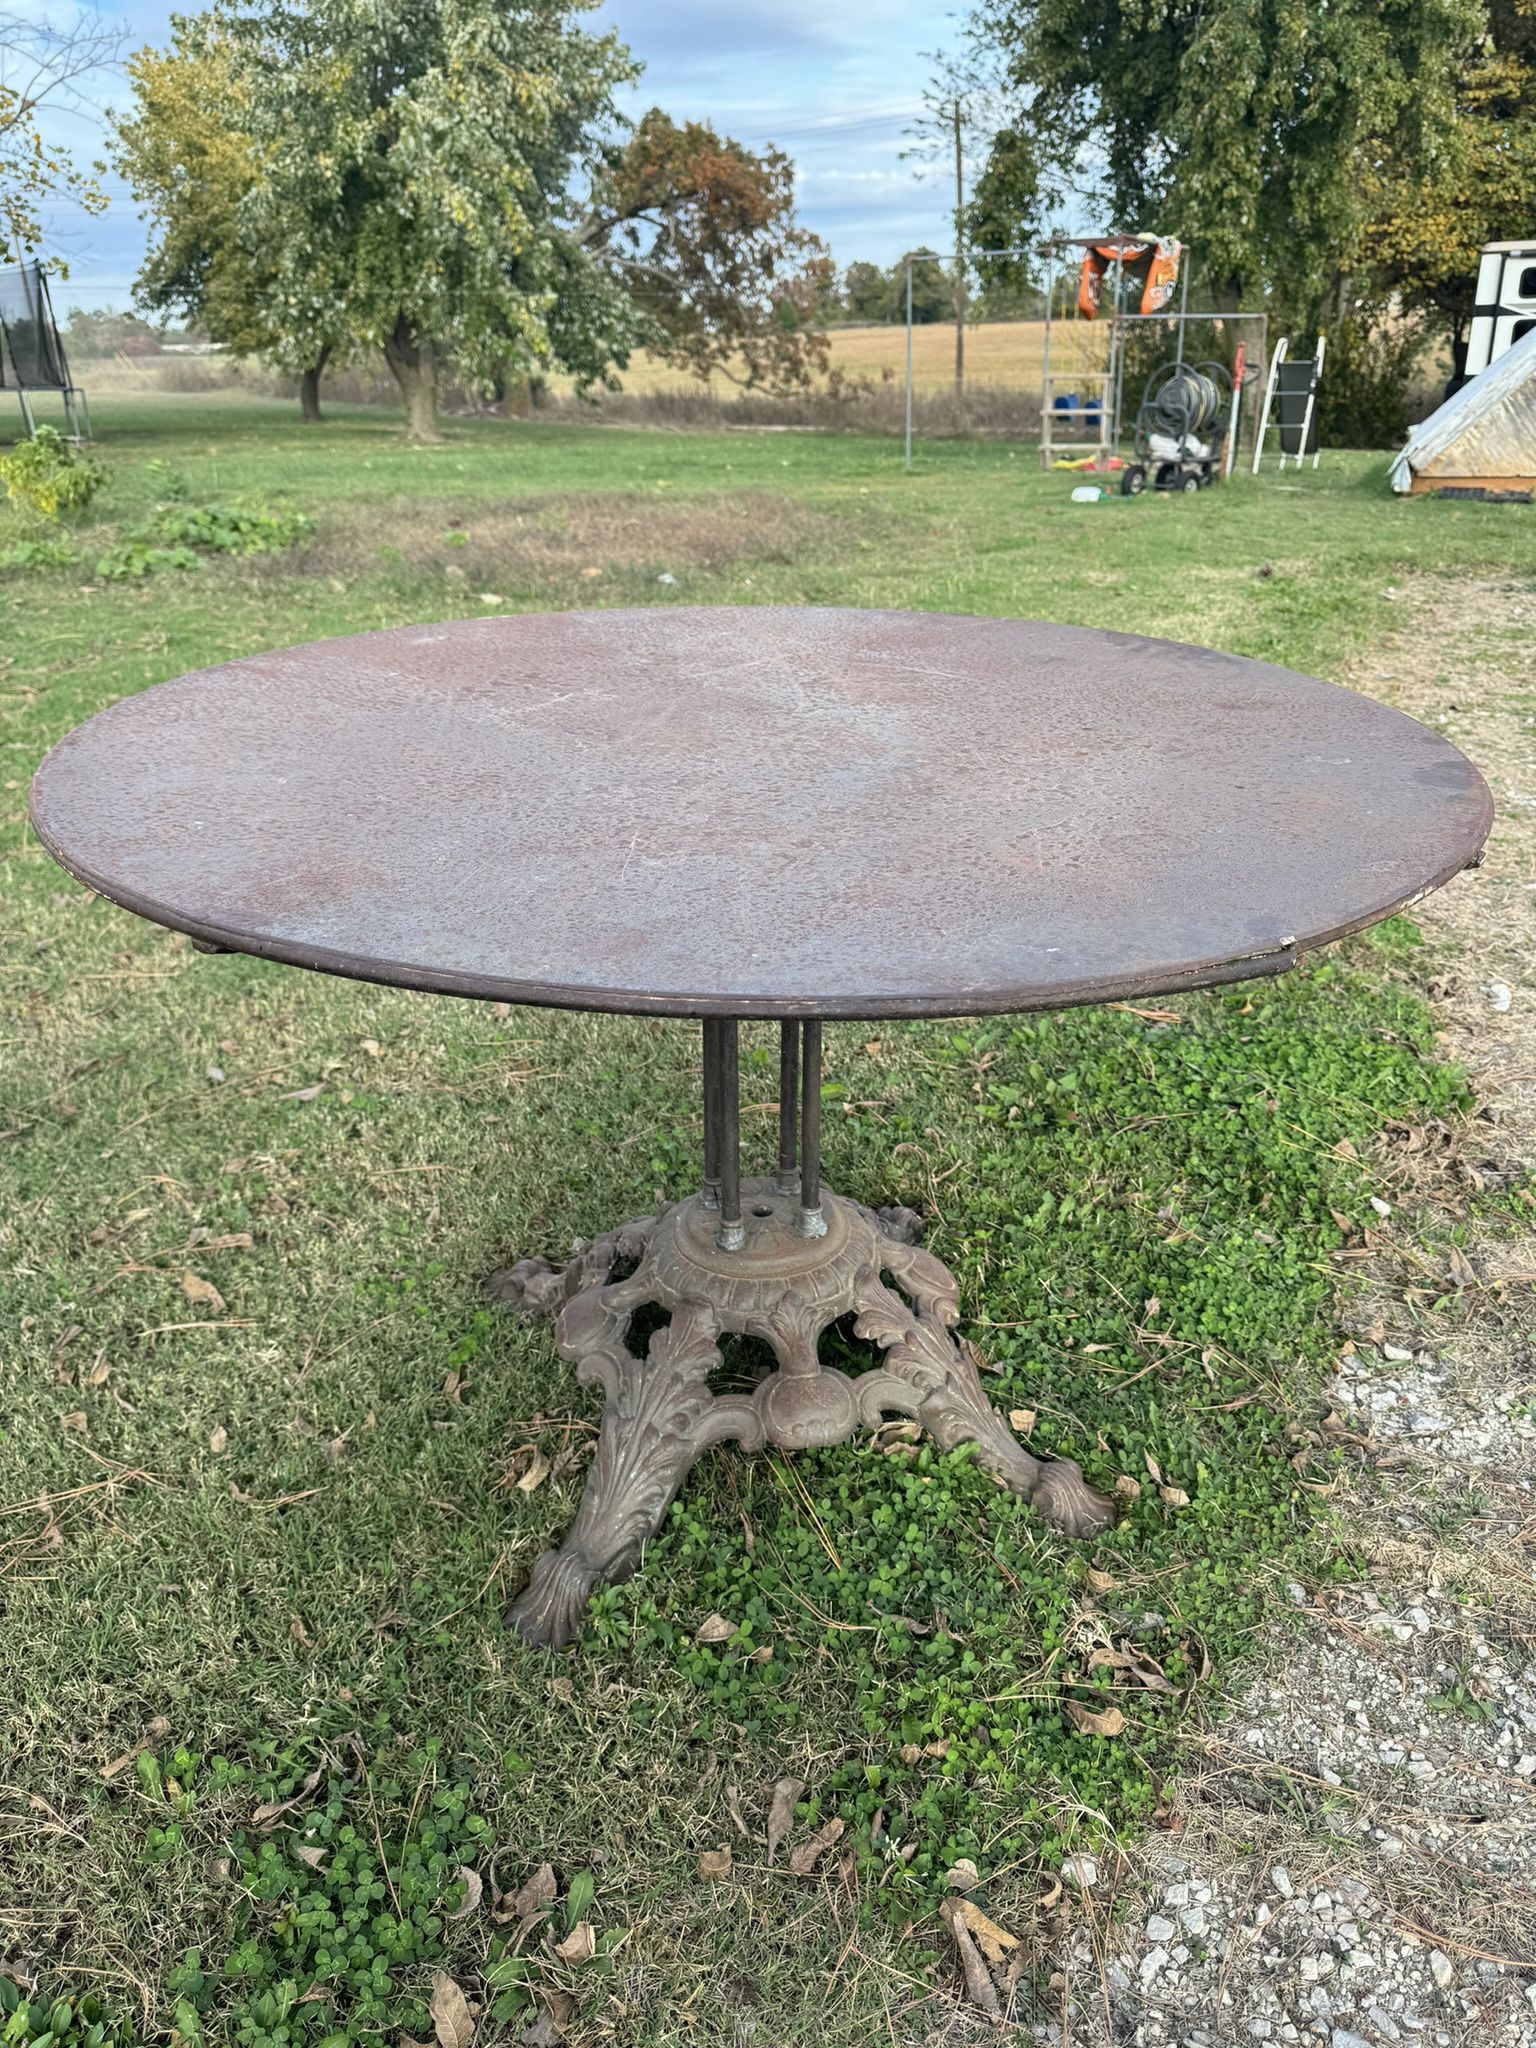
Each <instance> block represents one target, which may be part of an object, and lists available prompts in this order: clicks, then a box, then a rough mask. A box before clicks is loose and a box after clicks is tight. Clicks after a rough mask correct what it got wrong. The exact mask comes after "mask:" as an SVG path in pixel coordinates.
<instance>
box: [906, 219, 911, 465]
mask: <svg viewBox="0 0 1536 2048" xmlns="http://www.w3.org/2000/svg"><path fill="white" fill-rule="evenodd" d="M907 467H908V469H910V468H911V467H912V258H911V257H910V256H909V257H908V258H907Z"/></svg>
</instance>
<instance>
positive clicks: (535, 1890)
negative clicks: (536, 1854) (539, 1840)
mask: <svg viewBox="0 0 1536 2048" xmlns="http://www.w3.org/2000/svg"><path fill="white" fill-rule="evenodd" d="M557 1889H558V1887H557V1886H556V1884H555V1873H554V1871H553V1870H552V1869H551V1868H550V1866H549V1865H548V1864H547V1863H541V1864H540V1865H539V1867H538V1869H537V1870H536V1871H535V1872H534V1873H533V1875H532V1877H530V1878H529V1879H528V1882H527V1883H526V1884H525V1885H524V1886H523V1887H522V1889H521V1890H520V1891H519V1892H517V1893H516V1895H515V1896H514V1898H513V1899H512V1902H511V1904H512V1914H513V1917H514V1918H515V1919H518V1920H526V1919H528V1918H529V1916H530V1915H531V1914H534V1913H540V1912H542V1911H543V1910H544V1908H545V1907H546V1906H552V1905H553V1904H554V1902H555V1892H556V1890H557Z"/></svg>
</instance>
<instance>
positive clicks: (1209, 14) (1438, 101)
mask: <svg viewBox="0 0 1536 2048" xmlns="http://www.w3.org/2000/svg"><path fill="white" fill-rule="evenodd" d="M1480 19H1481V17H1480V13H1479V9H1478V6H1477V0H1333V4H1331V5H1329V6H1327V7H1321V6H1305V5H1303V6H1293V7H1283V8H1282V7H1274V8H1271V7H1262V8H1261V7H1255V6H1254V5H1253V4H1252V0H1148V4H1147V5H1144V6H1137V7H1124V6H1122V5H1121V4H1119V0H991V4H990V6H989V9H988V12H987V15H986V17H985V21H986V30H987V33H989V34H990V36H991V37H992V38H993V40H994V41H995V42H996V44H997V45H998V47H999V49H1000V51H1001V52H1002V54H1003V57H1004V59H1005V61H1006V64H1007V68H1008V74H1009V78H1010V80H1011V83H1012V85H1013V86H1014V88H1015V89H1016V92H1017V95H1018V105H1017V110H1016V113H1015V117H1014V118H1013V120H1012V121H1011V122H1010V123H1009V124H1008V126H1007V128H1006V130H1005V131H1004V132H1002V133H1000V135H999V137H998V139H997V142H996V144H995V145H994V148H993V151H992V155H991V158H990V162H989V171H990V172H991V174H992V175H991V177H990V179H989V182H988V185H987V191H986V195H985V196H986V200H987V203H988V205H989V207H990V209H991V211H992V217H993V220H994V223H996V221H997V217H998V214H999V212H1000V210H1003V209H1005V208H1006V207H1008V206H1009V205H1010V204H1011V207H1012V213H1013V220H1014V223H1015V226H1014V231H1013V233H1011V234H1010V236H1009V239H1017V238H1019V237H1020V236H1021V235H1022V234H1023V233H1027V232H1030V231H1032V230H1036V229H1038V228H1039V227H1041V226H1043V225H1044V224H1045V222H1046V221H1047V220H1048V219H1049V218H1050V217H1051V215H1052V213H1053V212H1054V211H1056V210H1058V209H1060V208H1062V207H1064V206H1066V205H1068V204H1069V203H1071V202H1072V201H1073V200H1074V199H1076V200H1077V202H1078V204H1079V206H1081V205H1082V201H1083V198H1084V195H1085V194H1086V197H1087V201H1088V203H1089V204H1090V205H1091V206H1092V207H1093V208H1094V210H1095V212H1096V213H1097V217H1098V219H1099V221H1100V222H1101V223H1102V225H1103V226H1105V227H1106V228H1108V227H1112V226H1113V227H1121V228H1136V229H1144V230H1155V231H1157V232H1160V233H1163V234H1170V235H1176V236H1178V237H1179V239H1180V240H1182V241H1185V242H1187V243H1189V244H1190V245H1191V247H1192V250H1193V251H1194V254H1195V257H1196V259H1197V261H1198V263H1199V266H1200V272H1201V275H1202V279H1203V284H1204V288H1205V290H1206V292H1207V294H1208V295H1209V298H1210V301H1211V303H1212V305H1213V306H1215V307H1216V308H1217V309H1220V308H1223V307H1226V308H1231V309H1236V308H1237V307H1238V306H1239V305H1241V304H1242V303H1243V302H1244V301H1245V299H1246V300H1251V299H1252V297H1253V296H1254V295H1255V294H1258V293H1260V292H1269V293H1271V294H1273V295H1274V303H1276V304H1277V307H1278V309H1279V310H1281V311H1282V312H1283V313H1284V314H1286V315H1287V316H1288V317H1289V318H1291V319H1292V320H1294V321H1300V322H1312V321H1316V320H1318V319H1319V318H1321V317H1323V316H1324V315H1325V314H1327V313H1329V312H1332V311H1333V310H1335V309H1336V307H1337V306H1338V304H1339V303H1340V300H1341V297H1342V296H1343V295H1345V294H1347V289H1348V279H1349V276H1350V274H1351V272H1352V270H1353V268H1354V266H1355V265H1356V264H1357V263H1358V262H1359V260H1360V257H1361V251H1362V243H1363V238H1364V233H1365V228H1366V206H1365V200H1364V180H1363V173H1364V170H1365V167H1366V166H1368V165H1369V164H1371V163H1373V162H1376V161H1379V160H1380V159H1381V158H1383V157H1384V156H1386V155H1390V156H1391V157H1392V158H1393V159H1394V160H1395V161H1397V162H1398V163H1401V164H1403V165H1405V166H1407V165H1416V166H1420V167H1428V166H1430V165H1432V164H1433V163H1434V162H1435V160H1436V156H1437V153H1438V152H1440V151H1441V150H1442V149H1443V147H1444V144H1445V138H1446V136H1447V133H1448V131H1449V128H1450V125H1451V122H1452V119H1453V116H1454V95H1453V91H1452V83H1453V79H1454V75H1455V68H1456V64H1457V61H1458V58H1459V55H1460V53H1461V52H1462V51H1463V50H1464V49H1465V47H1466V46H1467V45H1468V42H1469V40H1470V39H1471V38H1472V37H1473V36H1474V35H1475V34H1476V32H1477V30H1478V27H1479V25H1480ZM994 231H996V229H995V226H994Z"/></svg>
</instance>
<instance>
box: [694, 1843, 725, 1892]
mask: <svg viewBox="0 0 1536 2048" xmlns="http://www.w3.org/2000/svg"><path fill="white" fill-rule="evenodd" d="M730 1874H731V1845H730V1843H729V1842H722V1843H721V1844H720V1846H719V1848H718V1849H706V1850H705V1851H704V1853H703V1854H702V1855H701V1856H700V1858H699V1876H700V1877H701V1878H703V1880H704V1882H705V1883H706V1884H719V1883H720V1882H721V1881H722V1880H723V1879H725V1878H727V1877H729V1876H730Z"/></svg>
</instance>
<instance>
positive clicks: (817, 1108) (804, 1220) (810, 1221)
mask: <svg viewBox="0 0 1536 2048" xmlns="http://www.w3.org/2000/svg"><path fill="white" fill-rule="evenodd" d="M802 1031H803V1034H804V1037H803V1048H804V1057H803V1061H802V1071H801V1075H800V1088H801V1098H800V1216H799V1220H798V1222H797V1223H796V1225H795V1228H796V1230H797V1231H798V1232H799V1234H800V1236H801V1237H825V1236H826V1234H827V1224H826V1218H825V1217H824V1216H823V1215H822V1213H821V1025H820V1023H819V1022H817V1023H806V1024H805V1025H804V1026H802Z"/></svg>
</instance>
